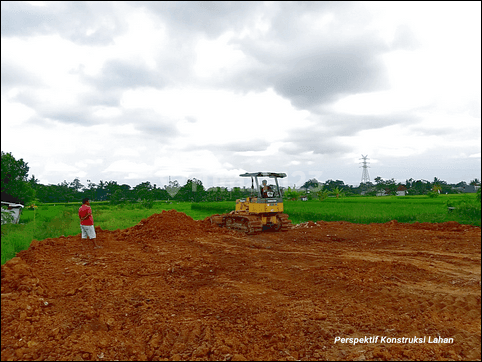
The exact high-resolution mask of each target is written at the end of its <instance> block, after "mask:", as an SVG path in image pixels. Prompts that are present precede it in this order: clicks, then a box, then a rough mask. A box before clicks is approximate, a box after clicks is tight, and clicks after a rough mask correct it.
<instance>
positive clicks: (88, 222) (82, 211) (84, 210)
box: [79, 205, 94, 225]
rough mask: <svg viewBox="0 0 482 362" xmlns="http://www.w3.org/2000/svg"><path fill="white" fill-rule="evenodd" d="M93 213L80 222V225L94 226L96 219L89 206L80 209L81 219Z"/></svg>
mask: <svg viewBox="0 0 482 362" xmlns="http://www.w3.org/2000/svg"><path fill="white" fill-rule="evenodd" d="M89 212H90V213H91V214H90V215H89V217H88V218H87V219H85V220H80V225H94V218H93V217H92V209H91V208H90V206H88V205H82V206H81V207H80V208H79V218H80V219H82V218H83V217H85V215H87V214H88V213H89Z"/></svg>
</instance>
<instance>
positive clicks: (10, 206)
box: [2, 201, 24, 225]
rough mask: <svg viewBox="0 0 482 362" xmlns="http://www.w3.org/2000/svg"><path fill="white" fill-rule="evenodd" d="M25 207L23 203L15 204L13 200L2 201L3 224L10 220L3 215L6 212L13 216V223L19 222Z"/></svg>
mask: <svg viewBox="0 0 482 362" xmlns="http://www.w3.org/2000/svg"><path fill="white" fill-rule="evenodd" d="M4 206H6V207H7V210H6V211H4V209H3V207H4ZM23 207H24V206H23V205H22V204H14V203H13V202H6V201H2V225H3V224H5V223H7V222H8V221H7V220H4V217H3V215H4V213H7V212H9V213H10V214H11V215H12V216H13V223H14V224H18V222H19V220H20V215H21V214H22V209H23Z"/></svg>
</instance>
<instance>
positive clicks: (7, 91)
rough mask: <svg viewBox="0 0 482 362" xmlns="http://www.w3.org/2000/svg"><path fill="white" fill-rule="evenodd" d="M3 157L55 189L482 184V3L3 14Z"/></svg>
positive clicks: (182, 6) (93, 8)
mask: <svg viewBox="0 0 482 362" xmlns="http://www.w3.org/2000/svg"><path fill="white" fill-rule="evenodd" d="M1 59H2V60H1V80H2V83H1V97H2V98H1V138H2V151H3V152H11V153H12V155H13V156H14V157H15V158H16V159H20V158H21V159H23V160H24V161H25V162H27V163H28V166H29V167H30V171H29V176H31V175H34V176H35V177H36V178H37V179H38V180H39V182H40V183H42V184H45V185H47V184H58V183H61V182H62V181H64V180H66V181H67V182H71V181H72V180H73V179H74V178H79V179H80V181H81V183H83V184H84V185H87V180H90V181H91V182H93V183H98V182H99V181H100V180H103V181H117V182H118V183H119V184H128V185H131V186H135V185H137V184H139V183H141V182H145V181H149V182H150V183H151V184H156V185H157V186H158V187H163V186H164V185H167V184H168V183H169V180H178V182H179V184H180V185H183V184H185V183H186V181H187V180H188V179H192V178H196V179H198V180H201V181H202V183H203V185H204V186H205V187H206V188H207V187H211V186H224V187H234V186H250V183H251V182H250V180H247V179H246V178H241V177H239V175H240V174H241V173H244V172H257V171H270V172H284V173H286V174H287V175H288V177H287V178H285V179H283V180H282V182H281V184H282V185H284V186H291V187H293V186H294V185H295V186H296V187H300V186H301V185H302V184H303V183H304V182H305V181H307V180H309V179H312V178H316V179H317V180H318V181H322V182H324V181H326V180H329V179H332V180H342V181H344V182H345V184H349V185H355V186H357V185H358V184H360V182H361V178H362V171H363V169H362V167H361V158H362V155H364V156H368V162H369V164H368V166H369V168H368V172H369V176H370V180H371V181H372V182H373V181H374V179H375V178H376V177H377V176H379V177H381V178H383V179H392V178H393V179H395V180H396V181H398V182H403V183H404V182H405V180H407V179H409V178H413V179H415V180H417V179H424V180H428V181H433V179H434V177H437V178H439V179H442V180H445V181H447V182H448V183H457V182H459V181H466V182H467V183H468V182H470V181H471V180H473V179H475V178H478V179H479V180H480V178H481V136H480V135H481V68H482V67H481V3H480V2H460V1H457V2H446V1H443V2H142V1H135V2H99V1H96V2H42V1H35V2H10V1H8V2H1Z"/></svg>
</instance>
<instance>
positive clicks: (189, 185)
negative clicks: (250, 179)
mask: <svg viewBox="0 0 482 362" xmlns="http://www.w3.org/2000/svg"><path fill="white" fill-rule="evenodd" d="M28 172H29V167H28V164H27V163H26V162H25V161H24V160H23V159H19V160H16V159H15V158H14V157H13V156H12V154H11V153H4V152H3V151H2V160H1V177H2V180H1V191H2V201H11V202H20V203H23V204H31V203H34V202H36V201H37V202H42V203H51V202H73V201H80V200H82V199H83V198H84V197H88V198H89V199H91V200H95V201H110V202H111V203H112V204H119V203H123V202H143V203H144V204H145V205H146V206H148V207H149V206H152V203H153V202H154V200H176V201H190V202H200V201H223V200H236V199H239V198H243V197H247V196H249V195H250V189H249V188H240V187H234V188H232V189H231V190H228V188H226V187H213V188H210V189H208V190H207V189H205V187H204V185H203V184H202V181H201V180H197V179H195V178H192V179H189V180H187V182H186V184H185V185H183V186H181V185H180V184H179V183H178V181H170V182H169V185H163V186H162V187H159V186H158V185H156V184H151V183H150V182H149V181H145V182H142V183H140V184H138V185H136V186H134V187H131V186H130V185H127V184H118V183H117V181H102V180H101V181H99V183H97V184H95V183H93V182H91V181H90V180H87V185H83V184H82V183H81V182H80V180H79V179H78V178H75V179H74V180H73V181H71V182H67V181H65V180H64V181H63V182H61V183H59V184H57V185H54V184H49V185H43V184H41V183H40V182H39V180H37V179H36V178H35V176H34V175H32V176H31V177H30V178H29V177H28ZM374 181H375V183H371V182H370V183H366V184H360V185H359V186H356V187H355V186H353V185H346V184H345V183H344V182H343V181H341V180H331V179H330V180H327V181H325V182H323V183H322V182H319V181H318V180H316V179H311V180H308V181H306V182H305V183H304V184H303V186H302V187H301V192H300V190H292V189H291V188H288V189H286V190H285V191H284V192H285V196H286V197H288V198H291V196H293V195H295V196H299V195H300V194H302V193H303V190H305V191H304V192H305V193H306V194H311V195H313V193H314V194H317V195H318V196H319V197H320V198H323V195H325V196H326V195H328V194H333V195H336V196H337V197H338V196H339V195H356V194H367V195H375V194H377V193H378V192H381V191H383V192H385V193H386V194H395V193H396V191H397V190H399V189H400V188H404V189H405V190H407V191H408V194H410V195H424V194H429V195H430V193H434V192H435V193H457V192H459V191H458V190H457V188H458V187H464V186H466V185H467V183H465V182H464V181H461V182H459V183H457V184H448V183H447V182H445V181H443V180H440V179H438V178H437V177H435V178H434V180H433V181H432V182H430V181H427V180H414V179H412V178H411V179H408V180H406V182H405V183H400V182H398V183H397V182H396V181H395V180H394V179H388V180H384V179H382V178H381V177H379V176H378V177H376V178H375V179H374ZM470 184H473V185H480V181H479V180H478V179H474V180H472V181H471V182H470ZM309 191H310V192H309Z"/></svg>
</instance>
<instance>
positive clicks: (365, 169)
mask: <svg viewBox="0 0 482 362" xmlns="http://www.w3.org/2000/svg"><path fill="white" fill-rule="evenodd" d="M367 158H368V155H366V156H363V155H362V158H360V160H363V161H362V166H361V167H363V172H362V177H361V183H362V184H367V183H368V182H370V176H369V175H368V167H370V166H368V165H367V163H369V162H367Z"/></svg>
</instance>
